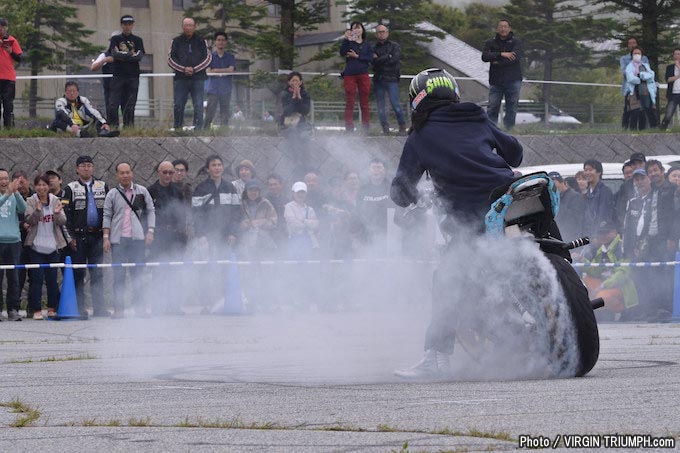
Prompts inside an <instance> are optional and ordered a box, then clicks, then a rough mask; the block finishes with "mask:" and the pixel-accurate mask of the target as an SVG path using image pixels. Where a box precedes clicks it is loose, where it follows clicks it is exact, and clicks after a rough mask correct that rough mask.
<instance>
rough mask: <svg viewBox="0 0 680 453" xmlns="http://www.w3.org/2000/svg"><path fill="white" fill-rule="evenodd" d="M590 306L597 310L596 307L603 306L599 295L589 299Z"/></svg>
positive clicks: (602, 300)
mask: <svg viewBox="0 0 680 453" xmlns="http://www.w3.org/2000/svg"><path fill="white" fill-rule="evenodd" d="M590 306H591V307H593V310H597V309H598V308H602V307H604V299H603V298H601V297H598V298H597V299H593V300H591V301H590Z"/></svg>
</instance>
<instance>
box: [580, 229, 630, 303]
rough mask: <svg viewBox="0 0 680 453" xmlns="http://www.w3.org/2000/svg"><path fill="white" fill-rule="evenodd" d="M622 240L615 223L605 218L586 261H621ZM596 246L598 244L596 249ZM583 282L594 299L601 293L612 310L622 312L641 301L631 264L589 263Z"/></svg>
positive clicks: (622, 260)
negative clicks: (593, 251)
mask: <svg viewBox="0 0 680 453" xmlns="http://www.w3.org/2000/svg"><path fill="white" fill-rule="evenodd" d="M622 245H623V241H622V239H621V236H620V235H619V234H618V233H617V232H616V225H615V224H614V223H611V222H607V221H603V222H602V223H600V225H599V226H598V229H597V235H596V236H595V240H594V241H593V247H592V249H593V250H595V253H594V254H593V255H592V257H591V258H590V259H585V262H587V263H620V262H624V261H626V260H624V259H623V251H622ZM595 247H597V248H596V249H595ZM583 282H584V283H585V285H586V287H588V292H589V293H590V297H591V299H594V298H597V297H601V298H602V299H604V302H605V306H604V307H605V309H606V311H607V312H610V313H612V314H617V313H623V312H624V311H625V310H627V309H630V308H633V307H635V306H637V305H638V304H639V300H638V292H637V289H636V287H635V283H634V281H633V277H632V273H631V268H630V267H586V268H585V273H584V276H583Z"/></svg>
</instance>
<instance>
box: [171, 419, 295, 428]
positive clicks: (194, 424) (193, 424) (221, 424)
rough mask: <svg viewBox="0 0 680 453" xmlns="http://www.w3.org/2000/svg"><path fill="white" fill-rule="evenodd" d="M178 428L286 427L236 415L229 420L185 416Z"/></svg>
mask: <svg viewBox="0 0 680 453" xmlns="http://www.w3.org/2000/svg"><path fill="white" fill-rule="evenodd" d="M175 426H176V427H178V428H218V429H287V428H284V427H282V426H279V425H277V424H276V423H273V422H266V423H244V422H243V421H242V420H241V419H239V418H238V417H235V418H233V419H231V420H222V419H220V418H217V419H215V420H207V419H204V418H201V417H198V418H197V419H196V420H195V421H193V420H191V419H190V418H189V417H185V418H184V420H182V421H181V422H180V423H178V424H177V425H175Z"/></svg>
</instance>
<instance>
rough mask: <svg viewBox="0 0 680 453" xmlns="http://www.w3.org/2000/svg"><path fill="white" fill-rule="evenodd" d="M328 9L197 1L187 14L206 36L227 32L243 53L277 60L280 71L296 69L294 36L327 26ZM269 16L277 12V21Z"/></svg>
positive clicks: (320, 3) (317, 4)
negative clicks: (325, 23) (194, 20)
mask: <svg viewBox="0 0 680 453" xmlns="http://www.w3.org/2000/svg"><path fill="white" fill-rule="evenodd" d="M327 9H328V4H327V2H326V1H324V0H310V1H305V2H301V1H297V2H296V1H295V0H259V1H255V2H245V1H243V0H196V1H195V2H194V5H193V6H192V7H191V8H188V9H187V11H186V14H187V16H191V17H193V18H194V19H196V21H197V25H198V27H199V28H198V30H199V33H201V34H203V35H204V36H207V37H209V36H210V35H212V34H214V33H215V32H216V31H225V32H226V33H227V34H229V35H230V36H231V37H232V40H233V41H234V42H235V43H236V46H237V47H238V48H240V49H241V50H244V51H251V52H253V53H254V54H255V55H256V56H258V57H260V58H271V59H278V60H279V65H278V66H279V67H280V68H282V69H293V68H294V67H295V63H296V61H295V60H296V57H297V55H296V51H295V35H296V34H297V33H299V32H300V31H301V30H304V31H311V30H315V29H316V28H317V27H318V25H319V24H320V23H323V22H325V21H326V20H327V15H328V13H327ZM270 12H277V13H278V14H277V15H276V16H278V17H274V16H270ZM268 18H270V19H273V20H272V21H271V22H273V23H272V24H268V23H267V19H268Z"/></svg>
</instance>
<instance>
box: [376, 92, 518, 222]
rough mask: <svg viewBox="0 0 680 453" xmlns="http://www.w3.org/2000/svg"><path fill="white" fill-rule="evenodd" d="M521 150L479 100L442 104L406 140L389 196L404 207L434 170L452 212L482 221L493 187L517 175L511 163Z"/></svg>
mask: <svg viewBox="0 0 680 453" xmlns="http://www.w3.org/2000/svg"><path fill="white" fill-rule="evenodd" d="M522 151H523V150H522V145H521V144H520V143H519V142H518V141H517V139H516V138H515V137H513V136H511V135H509V134H506V133H505V132H502V131H501V130H500V129H498V127H496V125H494V124H493V123H492V122H491V121H489V119H488V117H487V116H486V113H484V111H483V110H482V108H481V107H480V106H478V105H477V104H472V103H469V102H465V103H460V104H451V105H448V106H444V107H440V108H438V109H436V110H433V111H432V113H431V114H430V116H429V118H428V120H427V122H426V123H425V124H424V125H423V127H422V128H421V129H420V130H418V131H413V132H412V133H411V134H410V135H409V137H408V139H407V140H406V144H405V145H404V151H403V153H402V155H401V160H400V162H399V168H398V169H397V174H396V176H395V177H394V180H393V181H392V188H391V191H390V196H391V197H392V200H394V202H395V203H396V204H397V205H399V206H402V207H406V206H408V205H409V204H411V203H415V202H416V201H417V198H418V191H417V189H416V185H417V184H418V181H419V180H420V177H421V176H422V174H423V173H424V172H425V171H429V173H430V175H431V176H432V181H433V183H434V186H435V189H436V190H437V193H438V194H439V196H440V198H442V199H443V201H445V204H446V206H445V208H446V210H447V212H448V213H450V214H457V215H462V216H464V217H468V218H469V217H470V216H471V217H473V218H479V221H480V222H482V221H483V216H484V214H485V213H486V212H487V211H488V210H489V207H490V206H491V201H490V200H489V195H490V193H491V191H492V190H493V189H494V188H496V187H498V186H500V185H503V184H507V183H509V182H510V181H512V180H513V179H514V178H513V171H512V169H511V168H510V166H513V167H517V166H519V165H520V163H521V162H522Z"/></svg>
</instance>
